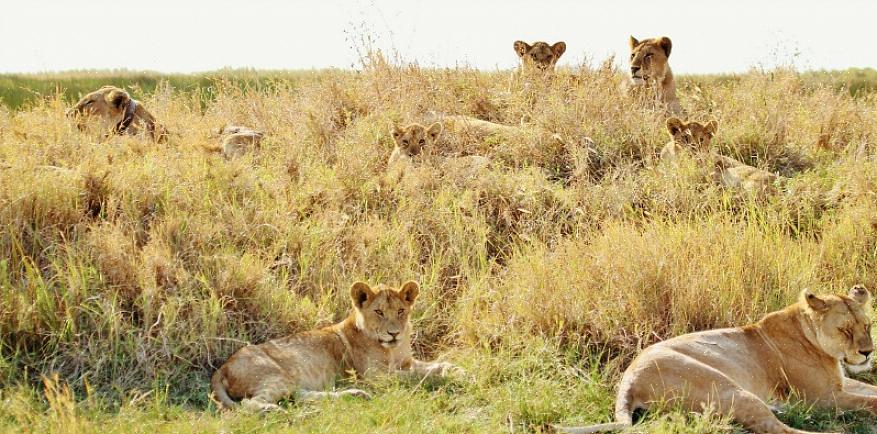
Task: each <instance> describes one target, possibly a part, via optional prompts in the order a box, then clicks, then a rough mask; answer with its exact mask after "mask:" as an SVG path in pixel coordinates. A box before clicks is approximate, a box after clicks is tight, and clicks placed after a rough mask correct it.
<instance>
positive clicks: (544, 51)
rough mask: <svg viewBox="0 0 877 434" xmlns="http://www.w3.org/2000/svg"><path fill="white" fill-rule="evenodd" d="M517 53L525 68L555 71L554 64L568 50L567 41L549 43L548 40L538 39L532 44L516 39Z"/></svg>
mask: <svg viewBox="0 0 877 434" xmlns="http://www.w3.org/2000/svg"><path fill="white" fill-rule="evenodd" d="M514 47H515V53H516V54H517V55H518V58H520V59H521V67H522V68H523V69H525V70H537V71H554V66H555V65H556V64H557V61H558V60H559V59H560V56H563V53H564V52H566V42H563V41H560V42H556V43H555V44H554V45H548V43H547V42H542V41H536V42H534V43H533V45H530V44H528V43H526V42H524V41H515V45H514Z"/></svg>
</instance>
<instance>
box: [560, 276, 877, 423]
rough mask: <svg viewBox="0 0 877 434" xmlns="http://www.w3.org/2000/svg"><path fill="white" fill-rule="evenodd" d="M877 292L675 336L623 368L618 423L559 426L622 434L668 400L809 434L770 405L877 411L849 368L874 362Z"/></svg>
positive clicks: (811, 302)
mask: <svg viewBox="0 0 877 434" xmlns="http://www.w3.org/2000/svg"><path fill="white" fill-rule="evenodd" d="M870 309H871V293H870V292H869V291H868V290H867V289H866V288H865V287H864V286H862V285H856V286H854V287H852V288H851V289H850V290H849V292H848V293H847V295H845V296H836V295H826V296H817V295H815V294H813V293H812V292H810V291H809V290H804V291H802V292H801V295H800V297H799V300H798V301H797V302H796V303H794V304H792V305H790V306H788V307H786V308H785V309H782V310H779V311H776V312H772V313H769V314H767V315H766V316H765V317H763V318H762V319H761V320H760V321H758V322H756V323H754V324H750V325H746V326H743V327H736V328H727V329H718V330H709V331H703V332H697V333H690V334H686V335H682V336H678V337H675V338H672V339H669V340H666V341H663V342H659V343H657V344H654V345H652V346H650V347H648V348H646V349H645V350H644V351H643V352H642V354H640V355H639V356H638V357H636V358H635V359H634V360H633V362H631V364H630V366H629V367H628V368H627V370H626V371H625V372H624V375H623V376H622V378H621V383H620V384H619V387H618V393H617V395H616V402H615V420H616V422H615V423H608V424H601V425H593V426H589V427H580V428H559V430H560V431H562V432H566V433H579V434H581V433H594V432H604V431H615V430H620V429H624V428H626V427H630V426H631V425H632V424H633V412H634V411H635V410H639V409H646V408H648V407H650V406H651V405H652V404H653V403H655V402H659V401H669V402H670V403H675V404H678V405H680V406H681V407H682V408H683V409H685V410H687V411H703V410H704V409H706V408H708V407H712V408H714V409H715V410H716V411H717V412H718V413H719V414H721V415H725V416H729V417H731V418H733V419H734V420H735V421H736V422H738V423H740V424H741V425H743V426H744V427H745V428H747V429H748V430H750V431H752V432H754V433H763V434H768V433H769V434H779V433H783V434H796V433H797V434H805V433H806V431H801V430H797V429H794V428H791V427H789V426H787V425H785V424H783V423H782V422H781V421H780V420H779V419H777V418H776V416H774V414H773V413H772V412H771V407H770V405H769V404H770V403H771V402H773V401H775V400H782V399H785V398H787V397H789V395H791V394H792V393H793V392H794V393H797V394H798V395H799V396H801V397H802V398H803V400H804V401H805V402H807V403H809V404H812V405H814V406H817V407H821V408H828V409H839V410H852V409H866V410H869V411H871V412H874V413H877V387H875V386H872V385H870V384H866V383H863V382H860V381H857V380H853V379H850V378H846V377H845V376H844V373H843V367H842V364H846V365H849V366H863V365H866V364H867V363H868V362H869V359H870V356H871V353H872V351H873V350H874V344H873V342H872V340H871V320H870V319H869V318H868V316H867V315H866V313H867V312H869V311H870Z"/></svg>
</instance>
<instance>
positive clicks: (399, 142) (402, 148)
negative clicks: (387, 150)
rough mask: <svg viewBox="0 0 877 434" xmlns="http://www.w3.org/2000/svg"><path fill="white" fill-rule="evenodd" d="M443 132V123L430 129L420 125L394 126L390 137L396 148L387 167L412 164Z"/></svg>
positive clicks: (435, 123) (431, 126)
mask: <svg viewBox="0 0 877 434" xmlns="http://www.w3.org/2000/svg"><path fill="white" fill-rule="evenodd" d="M443 130H444V125H442V123H441V122H434V123H432V124H431V125H430V126H429V127H425V126H423V125H420V124H418V123H413V124H410V125H408V126H405V127H399V126H398V125H393V126H392V127H391V128H390V135H392V136H393V141H394V142H395V144H396V147H395V148H393V152H392V153H391V154H390V160H389V161H388V162H387V166H388V167H389V166H393V165H397V164H399V163H402V162H410V161H411V160H412V159H413V158H414V157H416V156H418V155H420V154H421V152H422V151H423V150H424V148H426V147H427V146H430V145H432V144H433V143H435V142H436V140H438V138H439V136H440V135H441V133H442V131H443Z"/></svg>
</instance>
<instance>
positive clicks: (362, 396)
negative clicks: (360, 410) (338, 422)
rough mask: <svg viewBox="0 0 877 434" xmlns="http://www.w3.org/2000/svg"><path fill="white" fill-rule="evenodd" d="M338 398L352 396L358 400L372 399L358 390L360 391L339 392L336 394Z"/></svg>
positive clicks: (363, 391) (366, 393) (369, 395)
mask: <svg viewBox="0 0 877 434" xmlns="http://www.w3.org/2000/svg"><path fill="white" fill-rule="evenodd" d="M338 396H352V397H354V398H360V399H372V396H371V394H369V393H368V392H366V391H365V390H360V389H347V390H343V391H341V392H338Z"/></svg>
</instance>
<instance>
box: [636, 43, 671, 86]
mask: <svg viewBox="0 0 877 434" xmlns="http://www.w3.org/2000/svg"><path fill="white" fill-rule="evenodd" d="M672 47H673V43H672V42H670V38H668V37H666V36H662V37H660V38H652V39H646V40H643V41H639V40H637V39H636V38H634V37H633V36H631V37H630V78H631V79H632V80H633V82H634V83H635V84H645V83H647V82H650V81H652V82H659V81H661V80H663V79H664V76H665V75H666V74H667V59H668V58H669V57H670V49H671V48H672Z"/></svg>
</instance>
